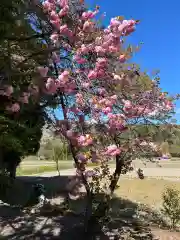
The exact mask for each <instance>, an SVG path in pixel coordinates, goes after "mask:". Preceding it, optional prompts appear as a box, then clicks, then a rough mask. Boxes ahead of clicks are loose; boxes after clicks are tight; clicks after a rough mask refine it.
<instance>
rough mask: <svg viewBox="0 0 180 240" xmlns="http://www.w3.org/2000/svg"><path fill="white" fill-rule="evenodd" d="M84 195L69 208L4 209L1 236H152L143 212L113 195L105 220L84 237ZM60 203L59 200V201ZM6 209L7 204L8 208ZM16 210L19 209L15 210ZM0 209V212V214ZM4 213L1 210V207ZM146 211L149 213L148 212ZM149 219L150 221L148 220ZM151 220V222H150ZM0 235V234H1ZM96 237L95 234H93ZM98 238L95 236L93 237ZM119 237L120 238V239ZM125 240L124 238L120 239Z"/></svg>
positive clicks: (22, 237) (13, 237)
mask: <svg viewBox="0 0 180 240" xmlns="http://www.w3.org/2000/svg"><path fill="white" fill-rule="evenodd" d="M85 200H86V199H85V198H80V199H78V200H69V208H70V210H71V211H64V212H62V211H58V209H61V204H60V205H59V206H56V207H55V208H54V206H52V208H51V209H50V211H48V212H47V211H46V210H42V211H40V212H39V213H37V214H27V213H23V212H22V211H21V210H17V209H12V208H11V211H12V212H10V209H6V210H8V211H9V214H8V215H9V216H11V217H9V218H7V213H6V214H4V216H1V217H0V220H1V222H2V223H3V224H1V223H0V226H1V232H0V234H1V235H2V237H1V238H2V239H9V240H14V239H19V240H21V239H62V240H70V239H74V238H78V239H79V240H81V239H102V240H106V239H123V238H122V237H123V236H126V237H127V236H129V237H131V238H132V239H138V240H140V239H142V240H146V239H147V240H148V239H153V238H152V234H151V231H150V228H149V219H148V216H147V214H146V216H145V214H144V215H143V217H142V216H138V214H137V212H138V204H136V203H134V202H131V201H129V200H127V199H120V198H117V197H116V196H114V198H113V199H112V201H111V210H110V212H109V214H108V215H107V216H108V219H107V221H106V222H105V223H104V224H103V227H102V228H97V229H96V232H92V233H91V234H90V235H89V236H88V237H89V238H88V237H87V236H86V237H85V236H84V225H83V221H84V217H83V216H84V210H85ZM62 204H63V203H62ZM9 208H10V207H9ZM18 211H19V212H18ZM2 212H3V211H1V209H0V213H2ZM4 212H5V209H4ZM148 214H149V213H148ZM1 215H2V214H1ZM151 221H152V220H151ZM151 223H152V222H151ZM1 235H0V236H1ZM95 236H96V237H95ZM97 237H98V238H97ZM120 237H121V238H120ZM124 239H126V238H124Z"/></svg>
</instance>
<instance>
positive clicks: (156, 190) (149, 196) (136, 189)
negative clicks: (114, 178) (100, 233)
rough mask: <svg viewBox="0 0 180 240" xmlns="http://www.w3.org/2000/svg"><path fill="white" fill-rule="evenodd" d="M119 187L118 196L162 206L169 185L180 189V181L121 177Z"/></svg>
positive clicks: (116, 192)
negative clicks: (163, 194)
mask: <svg viewBox="0 0 180 240" xmlns="http://www.w3.org/2000/svg"><path fill="white" fill-rule="evenodd" d="M118 185H119V188H118V189H117V190H116V191H115V194H116V195H117V196H118V197H122V198H126V199H129V200H131V201H136V202H140V203H143V204H148V205H150V206H152V205H154V206H160V205H161V203H162V193H163V191H164V190H165V188H167V187H173V188H175V189H178V190H180V182H178V181H177V182H171V181H168V180H159V179H144V180H140V179H129V180H128V179H121V180H120V181H119V183H118Z"/></svg>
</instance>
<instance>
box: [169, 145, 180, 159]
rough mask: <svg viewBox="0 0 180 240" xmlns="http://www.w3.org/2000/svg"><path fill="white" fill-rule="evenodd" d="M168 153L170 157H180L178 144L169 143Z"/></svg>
mask: <svg viewBox="0 0 180 240" xmlns="http://www.w3.org/2000/svg"><path fill="white" fill-rule="evenodd" d="M170 154H171V156H172V157H180V146H179V145H174V144H173V145H170Z"/></svg>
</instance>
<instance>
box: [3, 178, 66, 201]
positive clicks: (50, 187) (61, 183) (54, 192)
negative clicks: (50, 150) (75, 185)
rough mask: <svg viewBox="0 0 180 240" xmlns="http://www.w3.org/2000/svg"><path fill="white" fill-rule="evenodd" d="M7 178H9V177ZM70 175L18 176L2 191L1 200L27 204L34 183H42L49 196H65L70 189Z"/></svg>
mask: <svg viewBox="0 0 180 240" xmlns="http://www.w3.org/2000/svg"><path fill="white" fill-rule="evenodd" d="M5 178H7V179H6V180H9V178H8V177H5ZM6 182H8V181H6ZM69 182H70V177H69V176H54V177H36V176H28V177H17V178H16V179H15V180H13V181H11V183H10V184H9V185H8V186H5V189H4V190H3V191H0V200H1V201H3V202H4V203H7V204H10V205H15V206H25V205H26V203H27V202H28V201H29V199H30V197H31V195H32V194H33V191H34V184H42V185H44V188H45V195H46V197H47V198H55V197H59V196H62V197H64V196H65V195H66V194H67V192H68V191H69Z"/></svg>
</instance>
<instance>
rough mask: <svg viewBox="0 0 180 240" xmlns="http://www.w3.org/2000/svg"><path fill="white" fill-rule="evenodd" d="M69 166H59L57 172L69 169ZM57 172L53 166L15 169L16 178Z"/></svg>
mask: <svg viewBox="0 0 180 240" xmlns="http://www.w3.org/2000/svg"><path fill="white" fill-rule="evenodd" d="M69 168H70V166H69V165H64V166H60V168H59V170H60V171H61V170H64V169H69ZM55 171H57V168H56V166H55V165H50V166H37V167H30V168H22V167H20V168H18V169H17V176H23V175H33V174H41V173H47V172H55Z"/></svg>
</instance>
